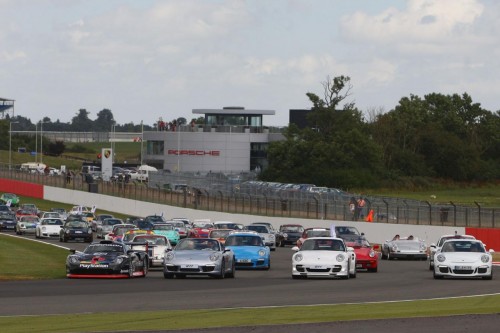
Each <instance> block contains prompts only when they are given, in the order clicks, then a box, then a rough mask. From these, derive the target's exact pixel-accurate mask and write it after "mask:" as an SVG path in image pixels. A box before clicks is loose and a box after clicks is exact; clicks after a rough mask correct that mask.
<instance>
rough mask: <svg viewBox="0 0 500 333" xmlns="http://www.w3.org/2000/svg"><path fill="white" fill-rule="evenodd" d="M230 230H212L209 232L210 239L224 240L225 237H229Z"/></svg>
mask: <svg viewBox="0 0 500 333" xmlns="http://www.w3.org/2000/svg"><path fill="white" fill-rule="evenodd" d="M231 231H232V230H222V229H221V230H212V231H211V232H210V236H209V237H210V238H226V237H227V235H229V233H230V232H231Z"/></svg>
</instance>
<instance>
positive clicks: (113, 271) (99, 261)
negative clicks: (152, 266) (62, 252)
mask: <svg viewBox="0 0 500 333" xmlns="http://www.w3.org/2000/svg"><path fill="white" fill-rule="evenodd" d="M70 252H71V254H70V255H69V256H68V258H67V259H66V276H67V277H68V278H108V279H116V278H131V277H145V276H146V275H147V273H148V267H149V266H148V263H149V257H148V254H147V253H146V252H144V251H136V250H134V249H133V248H131V247H130V246H129V245H127V244H123V243H117V242H113V241H106V240H104V241H100V242H95V243H92V244H90V245H89V246H87V248H86V249H85V250H84V251H83V252H76V251H75V250H70Z"/></svg>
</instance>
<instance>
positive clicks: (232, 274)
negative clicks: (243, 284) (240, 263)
mask: <svg viewBox="0 0 500 333" xmlns="http://www.w3.org/2000/svg"><path fill="white" fill-rule="evenodd" d="M235 266H236V265H235V264H234V259H233V264H232V265H231V272H229V273H227V277H228V278H231V279H233V278H234V275H235V274H236V267H235Z"/></svg>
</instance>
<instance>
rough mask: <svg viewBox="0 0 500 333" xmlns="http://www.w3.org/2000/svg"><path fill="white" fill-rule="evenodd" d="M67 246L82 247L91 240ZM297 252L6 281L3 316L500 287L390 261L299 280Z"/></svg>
mask: <svg viewBox="0 0 500 333" xmlns="http://www.w3.org/2000/svg"><path fill="white" fill-rule="evenodd" d="M28 237H29V238H32V237H31V236H28ZM49 242H52V243H56V244H58V245H62V244H61V243H59V242H58V241H54V240H50V241H49ZM64 246H67V247H71V248H75V249H78V250H81V249H83V248H84V247H85V246H86V244H83V243H67V244H64ZM292 254H293V251H292V250H291V249H290V248H288V247H287V248H278V249H277V251H276V252H272V255H271V261H272V268H271V269H270V270H269V271H242V270H238V271H237V272H236V278H235V279H223V280H217V279H211V278H203V277H202V278H200V277H196V278H187V279H173V280H166V279H164V278H163V274H162V272H161V271H160V270H158V271H150V272H149V274H148V276H147V277H146V278H136V279H131V280H97V279H88V280H70V279H61V280H43V281H3V282H1V284H0V286H1V295H2V296H1V297H2V304H4V305H6V304H8V306H2V315H3V316H9V315H40V314H70V313H94V312H121V311H145V310H179V309H214V308H234V307H259V306H283V305H313V304H339V303H362V302H380V301H398V300H413V299H430V298H441V297H456V296H467V295H481V294H494V293H498V292H499V291H500V279H499V278H498V276H499V275H498V274H499V272H500V268H498V267H495V268H494V278H493V280H491V281H484V280H466V279H453V280H449V279H444V280H434V279H433V277H432V272H431V271H429V270H428V263H427V262H426V261H403V260H391V261H383V260H382V261H380V267H379V271H378V273H366V272H358V274H357V278H356V279H349V280H337V279H335V280H332V279H327V280H326V279H308V280H293V279H292V278H291V256H292ZM62 269H63V268H62ZM495 275H496V276H495ZM374 306H382V305H378V304H374Z"/></svg>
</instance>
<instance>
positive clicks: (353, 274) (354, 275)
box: [349, 269, 356, 279]
mask: <svg viewBox="0 0 500 333" xmlns="http://www.w3.org/2000/svg"><path fill="white" fill-rule="evenodd" d="M349 278H351V279H355V278H356V269H354V273H352V274H351V273H349Z"/></svg>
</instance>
